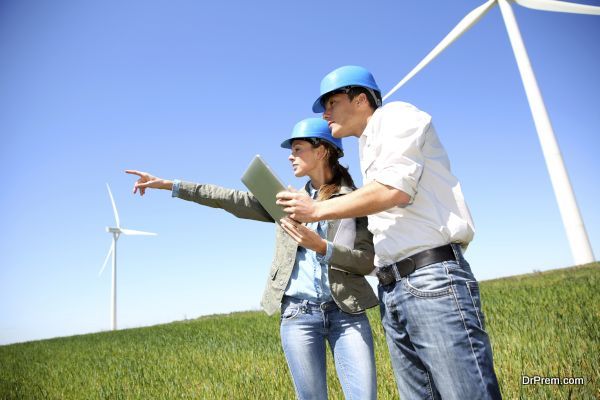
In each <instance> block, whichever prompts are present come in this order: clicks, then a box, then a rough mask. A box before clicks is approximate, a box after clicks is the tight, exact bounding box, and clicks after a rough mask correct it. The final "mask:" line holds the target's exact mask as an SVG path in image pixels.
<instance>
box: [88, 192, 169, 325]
mask: <svg viewBox="0 0 600 400" xmlns="http://www.w3.org/2000/svg"><path fill="white" fill-rule="evenodd" d="M106 188H107V189H108V195H109V196H110V202H111V203H112V208H113V212H114V213H115V221H116V222H117V226H116V227H113V228H111V227H108V226H107V227H106V232H108V233H112V237H113V241H112V245H111V246H110V249H109V250H108V254H107V255H106V258H105V259H104V264H102V268H101V269H100V272H99V273H98V276H100V275H102V272H103V271H104V268H105V267H106V263H107V262H108V258H109V257H110V256H111V254H112V299H111V306H110V310H111V314H110V321H111V329H112V330H113V331H114V330H116V329H117V240H119V236H120V235H121V234H123V235H144V236H156V235H157V234H156V233H151V232H142V231H134V230H133V229H125V228H121V222H120V221H119V213H118V212H117V206H116V205H115V199H114V198H113V195H112V192H111V191H110V186H108V183H107V184H106Z"/></svg>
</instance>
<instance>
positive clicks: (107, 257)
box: [98, 241, 115, 276]
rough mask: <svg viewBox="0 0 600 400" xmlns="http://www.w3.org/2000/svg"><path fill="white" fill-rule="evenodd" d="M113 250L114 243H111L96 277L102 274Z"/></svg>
mask: <svg viewBox="0 0 600 400" xmlns="http://www.w3.org/2000/svg"><path fill="white" fill-rule="evenodd" d="M114 248H115V242H114V241H113V242H112V244H111V245H110V249H108V254H107V255H106V258H105V259H104V264H102V268H100V272H98V276H100V275H102V272H104V268H105V267H106V263H107V262H108V259H109V258H110V256H111V254H112V252H113V250H114Z"/></svg>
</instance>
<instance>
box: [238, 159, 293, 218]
mask: <svg viewBox="0 0 600 400" xmlns="http://www.w3.org/2000/svg"><path fill="white" fill-rule="evenodd" d="M242 182H243V183H244V185H246V187H247V188H248V189H250V192H252V194H253V195H254V197H256V199H257V200H258V201H259V202H260V205H261V206H263V207H264V209H265V210H267V212H268V213H269V215H270V216H271V217H272V218H273V219H274V220H275V222H277V223H279V220H280V219H282V218H285V217H287V214H286V213H285V212H284V211H283V207H281V206H279V205H277V204H275V201H276V200H277V199H276V198H275V195H277V193H279V192H281V191H284V190H286V188H285V185H284V184H283V183H282V182H281V180H280V179H279V178H278V177H277V176H276V175H275V173H274V172H273V170H271V167H269V166H268V165H267V163H266V162H265V161H264V160H263V159H262V157H261V156H260V155H258V154H257V155H256V156H255V157H254V158H253V159H252V162H251V163H250V165H249V166H248V168H247V169H246V172H244V175H242Z"/></svg>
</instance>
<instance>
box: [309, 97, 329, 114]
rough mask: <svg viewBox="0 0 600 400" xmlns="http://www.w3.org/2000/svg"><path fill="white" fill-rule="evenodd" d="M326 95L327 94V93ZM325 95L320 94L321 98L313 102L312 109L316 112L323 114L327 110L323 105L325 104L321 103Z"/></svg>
mask: <svg viewBox="0 0 600 400" xmlns="http://www.w3.org/2000/svg"><path fill="white" fill-rule="evenodd" d="M325 95H327V93H325ZM325 95H323V96H325ZM323 96H319V98H318V99H317V100H316V101H315V102H314V103H313V106H312V110H313V112H314V113H316V114H321V113H324V112H325V107H323V104H322V103H321V99H322V98H323Z"/></svg>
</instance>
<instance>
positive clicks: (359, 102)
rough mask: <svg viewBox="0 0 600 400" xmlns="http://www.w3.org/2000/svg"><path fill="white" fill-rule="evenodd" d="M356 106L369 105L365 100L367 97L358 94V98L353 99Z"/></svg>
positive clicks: (367, 100)
mask: <svg viewBox="0 0 600 400" xmlns="http://www.w3.org/2000/svg"><path fill="white" fill-rule="evenodd" d="M354 101H355V102H356V104H363V103H365V104H369V99H367V95H366V94H364V93H360V94H359V95H358V96H356V97H355V98H354Z"/></svg>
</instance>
